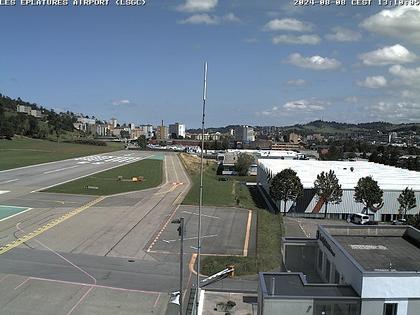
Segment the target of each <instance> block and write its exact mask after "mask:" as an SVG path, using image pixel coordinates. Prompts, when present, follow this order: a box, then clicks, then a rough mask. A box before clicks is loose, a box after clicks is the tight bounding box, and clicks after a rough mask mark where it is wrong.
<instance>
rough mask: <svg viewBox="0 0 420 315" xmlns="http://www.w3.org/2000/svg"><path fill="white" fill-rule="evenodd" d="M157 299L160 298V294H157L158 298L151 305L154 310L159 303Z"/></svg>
mask: <svg viewBox="0 0 420 315" xmlns="http://www.w3.org/2000/svg"><path fill="white" fill-rule="evenodd" d="M159 298H160V293H159V294H158V296H157V297H156V301H155V304H153V308H156V306H157V304H158V301H159Z"/></svg>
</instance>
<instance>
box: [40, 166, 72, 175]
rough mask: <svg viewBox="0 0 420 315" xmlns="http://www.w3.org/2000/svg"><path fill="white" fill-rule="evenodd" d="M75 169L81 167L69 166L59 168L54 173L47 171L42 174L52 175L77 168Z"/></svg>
mask: <svg viewBox="0 0 420 315" xmlns="http://www.w3.org/2000/svg"><path fill="white" fill-rule="evenodd" d="M75 167H79V165H73V166H69V167H63V168H58V169H56V170H52V171H47V172H44V173H42V174H51V173H56V172H60V171H64V170H69V169H71V168H75Z"/></svg>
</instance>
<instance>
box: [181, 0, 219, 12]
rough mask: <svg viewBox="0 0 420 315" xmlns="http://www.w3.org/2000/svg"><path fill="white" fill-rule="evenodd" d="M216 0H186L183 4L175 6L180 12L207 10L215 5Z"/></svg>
mask: <svg viewBox="0 0 420 315" xmlns="http://www.w3.org/2000/svg"><path fill="white" fill-rule="evenodd" d="M217 2H218V0H186V1H185V3H184V4H181V5H179V6H178V7H177V9H178V11H182V12H189V13H193V12H208V11H211V10H213V9H214V8H215V7H216V6H217Z"/></svg>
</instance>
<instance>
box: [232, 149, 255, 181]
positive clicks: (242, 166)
mask: <svg viewBox="0 0 420 315" xmlns="http://www.w3.org/2000/svg"><path fill="white" fill-rule="evenodd" d="M254 160H255V159H254V157H253V156H252V155H250V154H246V153H240V154H239V155H238V159H237V161H236V164H235V170H236V171H237V172H238V175H239V176H246V175H248V170H249V167H250V166H251V165H252V164H253V163H254Z"/></svg>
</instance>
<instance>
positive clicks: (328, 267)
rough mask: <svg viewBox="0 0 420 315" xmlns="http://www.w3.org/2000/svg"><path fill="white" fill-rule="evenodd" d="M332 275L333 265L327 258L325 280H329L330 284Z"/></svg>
mask: <svg viewBox="0 0 420 315" xmlns="http://www.w3.org/2000/svg"><path fill="white" fill-rule="evenodd" d="M330 273H331V263H330V261H329V260H328V258H327V260H326V262H325V279H327V281H328V282H330Z"/></svg>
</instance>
